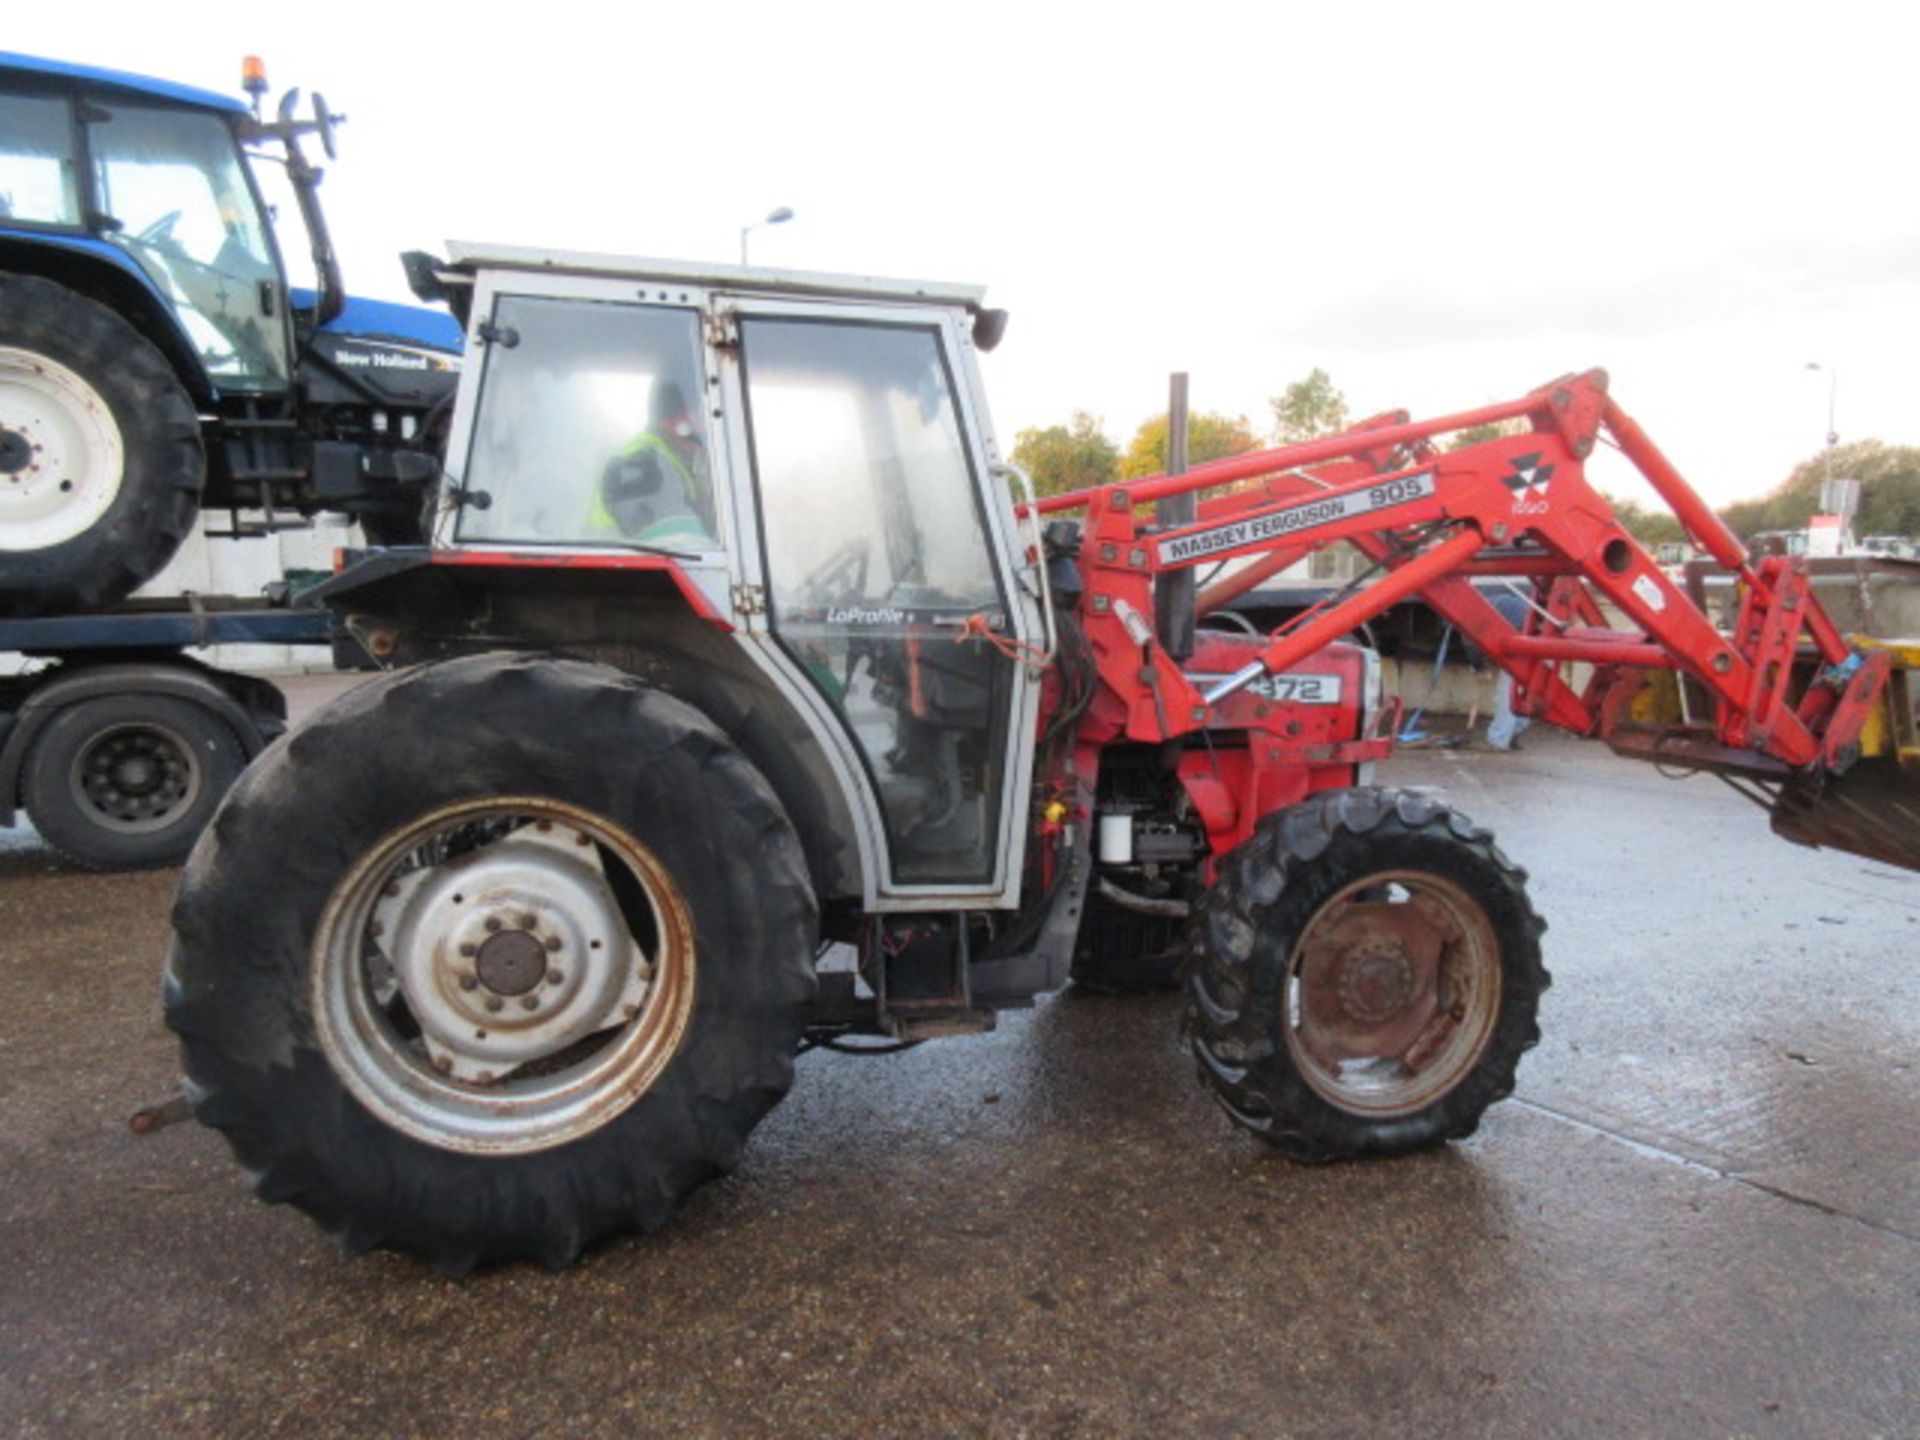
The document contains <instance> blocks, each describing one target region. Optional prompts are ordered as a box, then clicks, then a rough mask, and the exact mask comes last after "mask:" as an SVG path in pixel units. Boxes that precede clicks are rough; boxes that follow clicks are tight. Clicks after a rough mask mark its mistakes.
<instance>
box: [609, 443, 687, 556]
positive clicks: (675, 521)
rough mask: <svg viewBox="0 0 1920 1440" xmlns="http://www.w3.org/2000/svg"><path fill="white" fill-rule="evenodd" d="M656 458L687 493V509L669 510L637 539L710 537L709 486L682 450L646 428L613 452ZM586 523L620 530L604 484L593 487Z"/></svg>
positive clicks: (621, 455) (628, 456)
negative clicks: (682, 453)
mask: <svg viewBox="0 0 1920 1440" xmlns="http://www.w3.org/2000/svg"><path fill="white" fill-rule="evenodd" d="M647 454H651V455H653V456H654V457H656V458H657V459H658V460H659V461H660V463H661V466H662V468H663V469H664V470H665V471H666V473H667V475H668V476H670V477H672V478H673V479H675V480H678V481H679V482H680V487H681V491H682V493H683V494H684V495H685V496H686V505H687V508H686V509H684V510H682V509H668V510H665V511H664V512H663V513H661V514H660V516H659V518H657V519H656V520H654V522H653V523H652V524H650V525H648V526H647V527H646V529H644V530H643V531H641V532H640V534H639V535H638V536H637V537H634V538H637V539H642V540H646V539H666V538H676V537H677V538H683V539H690V538H696V537H697V538H711V537H709V536H708V535H707V520H706V518H705V516H704V514H703V513H702V511H703V510H704V509H705V507H706V505H707V503H708V501H707V493H706V492H707V487H706V486H705V485H703V484H702V483H701V481H700V477H699V476H698V475H696V474H695V473H694V471H693V470H692V469H691V468H690V467H689V466H688V465H687V462H686V461H685V460H682V459H681V458H680V452H679V451H677V450H675V449H674V447H673V446H672V445H671V444H669V443H668V442H667V441H665V440H663V439H661V438H660V437H659V436H658V435H656V434H654V433H653V432H652V431H651V430H643V431H641V432H640V433H639V434H638V435H636V436H634V437H633V439H631V440H629V441H628V442H627V443H626V444H625V445H622V446H621V447H620V449H619V450H618V451H616V452H615V453H614V456H613V458H614V460H633V459H637V458H639V457H640V456H642V455H647ZM587 523H588V524H589V525H591V526H592V527H593V528H594V529H595V530H599V531H605V532H607V533H610V534H618V533H621V532H620V524H619V522H618V521H617V520H615V519H614V516H613V511H612V510H611V509H610V508H609V507H608V505H607V496H606V487H605V485H604V484H602V485H597V486H595V487H594V492H593V510H592V513H590V514H589V515H588V516H587Z"/></svg>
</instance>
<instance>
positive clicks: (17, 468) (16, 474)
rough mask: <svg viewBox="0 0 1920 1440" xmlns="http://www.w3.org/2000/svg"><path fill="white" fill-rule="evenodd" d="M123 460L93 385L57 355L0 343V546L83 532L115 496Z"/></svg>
mask: <svg viewBox="0 0 1920 1440" xmlns="http://www.w3.org/2000/svg"><path fill="white" fill-rule="evenodd" d="M125 464H126V448H125V445H124V444H123V443H122V441H121V437H120V426H119V424H118V422H116V421H115V420H114V418H113V411H112V410H111V409H110V408H109V407H108V405H107V402H106V400H105V399H104V398H102V396H101V395H100V392H99V391H97V390H95V389H94V388H93V386H92V385H90V384H88V383H87V381H86V380H85V379H84V378H82V377H81V375H80V374H79V373H78V372H77V371H74V370H70V369H68V368H67V367H66V366H65V365H62V364H60V363H59V362H58V361H57V360H50V359H48V358H47V357H46V356H45V355H41V354H37V353H36V352H34V351H32V350H21V349H17V348H15V347H12V346H5V345H0V551H14V552H23V551H31V550H45V549H49V548H50V547H52V546H55V545H60V544H64V543H65V542H67V541H69V540H73V539H75V538H77V537H78V536H81V535H84V534H85V533H86V532H87V531H88V530H90V529H92V528H93V527H94V526H95V525H96V524H98V523H99V521H100V519H101V517H102V516H104V515H105V514H106V513H107V511H108V509H110V508H111V507H112V505H113V502H114V500H115V499H116V498H117V497H118V496H119V494H120V485H121V480H122V475H123V472H124V469H125Z"/></svg>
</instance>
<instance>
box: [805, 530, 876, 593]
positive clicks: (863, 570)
mask: <svg viewBox="0 0 1920 1440" xmlns="http://www.w3.org/2000/svg"><path fill="white" fill-rule="evenodd" d="M872 553H873V542H872V541H871V540H869V539H868V538H867V537H866V536H865V535H855V536H854V537H853V538H852V539H850V540H848V541H846V542H845V543H844V544H842V545H840V546H839V547H838V548H837V549H835V550H834V552H833V553H832V554H831V555H829V556H827V558H826V559H825V560H823V561H822V562H821V563H820V564H819V565H817V566H815V567H814V568H813V570H812V571H810V572H809V573H808V575H807V576H806V578H805V579H803V580H802V581H801V582H800V584H799V586H798V587H797V588H798V592H799V595H800V599H801V601H802V603H804V604H808V605H832V604H835V603H837V602H842V601H852V600H864V599H865V598H866V595H867V560H868V557H869V556H871V555H872Z"/></svg>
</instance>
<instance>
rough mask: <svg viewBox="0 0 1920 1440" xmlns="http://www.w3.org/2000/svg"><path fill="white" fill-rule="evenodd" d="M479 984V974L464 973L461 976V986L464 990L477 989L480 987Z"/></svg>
mask: <svg viewBox="0 0 1920 1440" xmlns="http://www.w3.org/2000/svg"><path fill="white" fill-rule="evenodd" d="M479 985H480V978H479V977H478V976H477V975H462V976H461V977H460V988H461V989H462V990H475V989H478V988H479Z"/></svg>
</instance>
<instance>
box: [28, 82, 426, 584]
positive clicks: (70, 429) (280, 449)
mask: <svg viewBox="0 0 1920 1440" xmlns="http://www.w3.org/2000/svg"><path fill="white" fill-rule="evenodd" d="M244 84H245V88H246V90H247V91H248V92H249V94H250V95H251V96H252V99H253V103H252V104H251V105H248V104H246V103H244V102H242V101H240V100H237V99H234V98H231V97H229V96H225V95H219V94H214V93H211V92H208V91H203V90H195V89H190V88H187V87H185V86H181V85H174V84H169V83H167V82H164V81H160V80H152V79H147V78H145V77H142V76H138V75H129V74H124V73H120V72H117V71H110V70H99V69H94V68H91V67H87V66H81V65H69V64H63V63H60V62H57V61H50V60H39V59H34V58H31V57H28V56H23V55H13V54H6V53H0V615H34V614H45V613H52V612H59V611H70V610H87V609H94V608H98V607H101V606H106V605H111V604H113V603H114V602H116V601H118V600H120V599H122V598H123V597H124V596H126V595H127V594H129V593H130V592H132V591H133V590H134V589H135V588H136V587H138V586H139V585H140V584H142V583H143V582H144V581H146V580H147V579H149V578H150V577H151V576H152V575H154V574H155V573H156V572H157V571H158V570H159V569H160V568H161V567H162V566H163V565H165V564H166V562H167V560H168V558H169V557H170V556H171V555H172V554H173V552H174V550H175V549H176V548H177V547H178V545H179V544H180V542H181V540H182V539H183V538H184V537H185V536H186V535H187V534H188V533H189V531H190V530H191V529H192V528H193V526H194V524H195V523H196V518H197V517H198V516H199V515H200V513H201V511H202V509H203V507H204V508H205V509H207V510H209V511H214V510H221V509H224V510H225V511H226V512H227V526H226V528H225V529H223V530H218V531H210V533H216V534H222V535H257V534H263V533H266V532H268V531H271V530H274V529H280V528H287V527H288V526H290V525H297V524H301V523H304V522H305V520H306V519H308V518H310V517H312V516H313V515H315V514H318V513H321V512H335V513H339V514H343V515H346V516H350V517H352V518H354V519H356V520H358V521H360V523H361V524H362V526H363V527H364V528H365V530H366V532H367V535H368V538H369V539H370V540H372V541H373V542H375V543H406V542H410V541H416V540H418V539H420V538H422V527H423V523H424V520H423V508H422V507H423V504H424V497H425V496H426V495H427V494H428V492H429V490H430V485H429V482H430V481H431V479H432V478H433V476H434V474H435V472H436V467H437V454H438V450H439V444H440V438H441V434H442V431H443V430H444V422H443V416H444V414H445V411H446V409H447V407H448V406H449V404H450V402H451V400H452V397H453V391H454V386H455V384H456V382H457V380H458V371H459V352H460V344H461V331H460V326H459V324H458V323H457V322H456V321H455V320H454V319H453V317H452V316H451V315H449V314H447V313H445V312H443V311H436V310H424V309H418V308H415V307H412V306H405V305H393V304H386V303H382V302H375V301H367V300H357V299H353V298H351V297H349V296H348V295H347V293H346V291H345V290H344V288H343V287H342V285H341V279H340V266H339V262H338V260H337V259H336V257H335V255H334V250H333V245H332V242H331V240H330V239H329V238H328V233H327V227H326V222H325V218H324V216H323V215H322V213H321V209H320V204H319V186H320V180H321V176H322V173H323V172H322V171H321V169H320V168H319V167H318V166H316V165H314V164H312V163H311V162H310V161H309V160H308V158H307V156H306V155H305V153H304V152H303V149H302V141H303V139H306V138H309V137H310V138H311V139H312V140H314V141H317V142H318V144H319V145H320V147H321V148H322V149H323V150H324V151H325V152H326V154H327V156H328V157H329V158H331V157H332V155H333V153H334V142H333V133H334V125H335V123H336V120H337V118H338V117H335V116H334V115H332V114H331V113H330V112H329V111H328V109H327V105H326V102H325V100H324V99H322V97H321V96H319V95H318V94H316V95H315V96H314V97H313V101H312V105H311V107H310V108H309V110H308V111H307V112H306V116H305V118H300V117H298V116H297V115H296V109H297V106H298V104H299V99H300V92H299V91H297V90H293V91H289V92H288V93H287V94H286V96H285V97H284V98H283V100H282V101H281V103H280V106H279V108H278V112H277V114H276V115H275V116H274V117H273V118H271V119H266V118H263V117H262V115H261V113H260V108H259V107H260V99H261V97H262V96H263V95H264V93H265V91H266V77H265V74H264V72H263V71H262V69H261V68H260V66H259V64H258V62H257V61H253V60H249V61H248V62H247V69H246V74H245V80H244ZM267 164H272V165H278V166H283V167H284V170H285V176H286V180H287V182H288V184H289V185H290V188H291V191H292V195H293V198H294V202H295V205H296V208H297V209H298V211H299V213H300V218H301V220H302V221H303V222H304V226H305V229H306V232H307V238H308V240H309V242H310V246H311V251H312V260H313V270H314V276H315V283H314V285H313V287H312V288H300V289H296V288H294V287H293V286H292V285H290V284H289V280H288V273H287V266H286V263H285V261H284V259H283V257H282V255H281V252H280V248H279V245H278V243H277V241H276V239H275V236H274V229H273V226H272V224H271V223H270V219H271V211H270V210H269V207H268V206H267V204H266V202H265V200H264V199H263V192H262V188H261V185H260V183H259V181H260V176H258V175H256V173H255V169H254V167H255V166H262V165H267ZM403 263H404V264H406V265H407V266H408V267H409V273H410V274H413V273H414V272H416V271H417V272H420V274H422V275H425V274H427V273H428V271H429V270H430V262H429V261H428V259H427V257H426V256H424V255H422V256H418V257H413V256H409V257H403Z"/></svg>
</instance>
